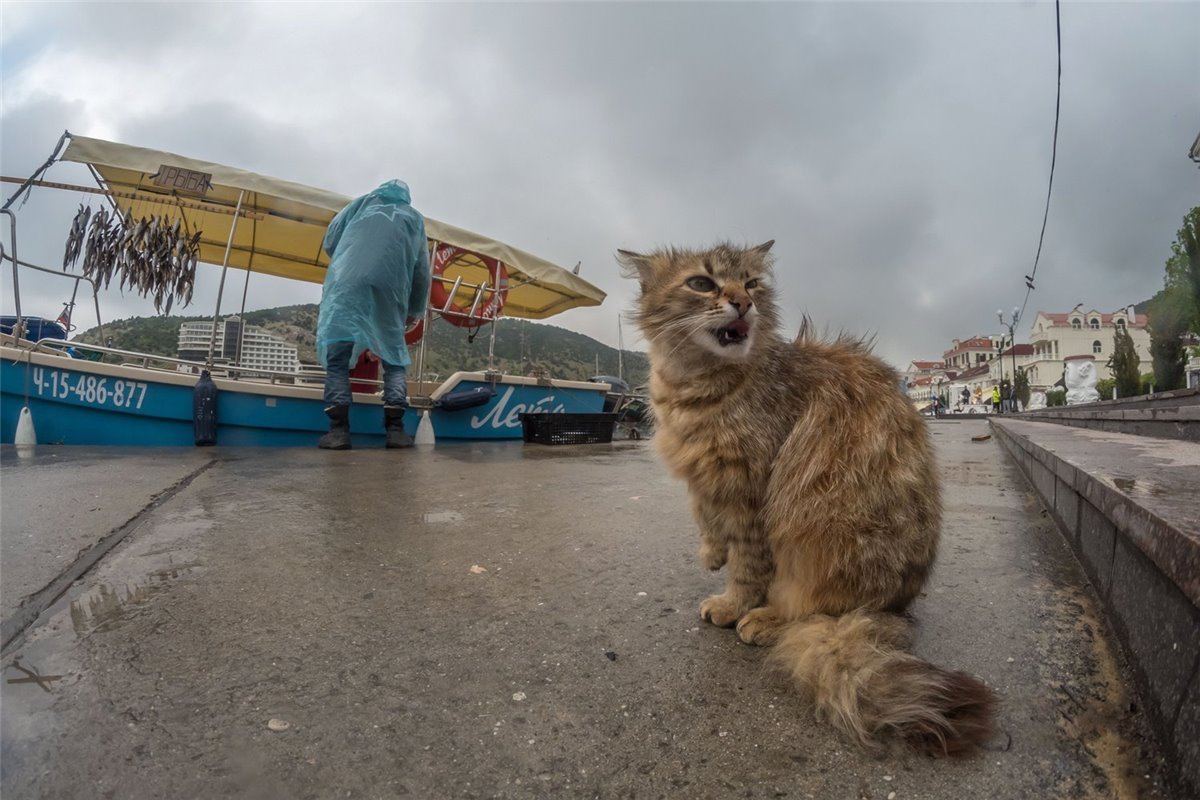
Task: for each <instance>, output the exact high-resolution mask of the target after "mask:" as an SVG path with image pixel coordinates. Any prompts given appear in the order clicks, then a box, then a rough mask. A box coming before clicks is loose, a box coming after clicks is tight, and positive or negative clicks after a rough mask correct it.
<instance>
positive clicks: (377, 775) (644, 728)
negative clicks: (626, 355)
mask: <svg viewBox="0 0 1200 800" xmlns="http://www.w3.org/2000/svg"><path fill="white" fill-rule="evenodd" d="M930 424H931V427H932V430H933V433H934V438H935V441H936V443H937V446H938V456H939V462H940V464H941V467H942V472H943V476H944V479H945V500H946V506H947V514H946V521H945V528H944V535H943V541H942V548H941V557H940V560H939V566H938V569H937V571H936V572H935V575H934V577H933V579H932V581H931V583H930V584H929V586H928V591H927V594H926V595H925V596H924V597H923V598H922V599H921V600H920V601H919V602H918V603H917V604H916V606H915V608H914V613H915V616H916V619H917V627H916V631H917V635H916V645H915V649H916V651H917V652H918V653H920V654H921V655H922V656H923V657H926V658H928V659H930V660H932V661H934V662H936V663H939V664H942V665H944V666H948V667H952V668H956V669H963V670H966V671H969V672H972V673H975V674H978V675H980V676H981V677H983V678H984V679H985V680H986V681H987V682H988V683H989V684H990V685H992V686H993V687H995V688H996V689H997V691H998V692H999V693H1000V694H1001V695H1002V697H1003V703H1004V705H1003V708H1002V709H1001V712H1000V725H1001V727H1002V728H1003V731H1004V733H1003V734H1001V735H1000V736H998V737H997V739H996V741H995V742H994V743H993V745H992V749H990V750H989V751H987V752H984V753H982V754H980V755H978V756H976V757H974V758H970V759H966V760H960V761H946V760H929V759H926V758H923V757H919V756H915V755H912V754H909V753H906V752H902V751H899V752H897V751H887V752H884V753H881V754H874V755H872V754H867V753H863V752H860V751H859V750H857V749H855V748H854V747H851V746H849V745H848V744H847V743H846V742H845V741H844V740H842V739H839V738H838V736H837V735H836V734H835V733H834V732H833V731H832V729H830V728H829V727H828V726H826V725H823V724H820V723H817V722H815V721H814V720H813V718H812V714H811V712H810V711H809V710H808V709H807V707H806V706H804V705H803V704H802V703H801V702H800V701H799V700H798V699H797V698H796V697H794V696H793V695H792V694H791V693H790V692H789V691H788V689H787V687H786V684H784V683H783V682H781V680H780V679H778V678H776V677H773V676H772V675H770V674H768V673H767V672H765V671H764V669H763V666H762V664H763V656H764V652H763V651H761V650H759V649H756V648H752V647H747V646H745V645H742V644H740V643H739V642H738V641H737V638H736V636H735V635H734V634H733V632H732V631H729V630H722V629H716V628H712V627H711V626H708V625H706V624H703V623H701V622H700V620H699V617H698V614H697V611H696V609H697V605H698V603H699V601H700V600H701V599H702V598H703V597H704V596H706V595H707V594H709V593H711V592H712V591H714V590H715V589H717V587H719V585H720V581H721V579H720V577H719V576H714V575H711V574H709V573H706V572H705V571H704V570H702V569H701V568H700V566H699V565H698V563H697V562H696V559H695V551H696V548H697V538H696V533H695V530H694V526H693V524H692V522H691V520H690V516H689V513H688V509H687V501H686V498H685V494H684V490H683V487H682V485H681V484H679V483H677V482H676V481H674V480H673V479H671V478H669V477H668V476H667V475H666V474H665V472H664V470H663V469H662V467H661V466H660V465H659V463H658V462H657V460H656V458H655V455H654V453H653V450H652V448H651V447H650V446H649V445H648V444H647V443H633V442H631V443H621V444H618V445H613V446H612V447H608V446H591V447H580V448H558V447H553V448H547V447H539V446H522V445H521V444H519V443H503V444H450V445H439V446H438V447H437V448H436V449H434V450H432V451H408V452H394V451H392V452H389V451H383V450H377V451H365V450H361V451H360V450H356V451H350V452H346V453H330V452H322V451H317V450H315V449H314V450H311V451H269V452H268V451H239V450H214V451H205V452H204V453H203V454H202V455H201V456H200V457H201V458H212V459H215V460H214V461H213V462H212V464H211V466H210V467H208V468H206V469H202V470H199V471H197V468H196V464H195V463H192V464H191V466H190V469H189V468H188V466H187V465H185V464H183V463H182V462H179V461H177V460H175V459H177V458H178V457H179V456H180V454H179V453H162V454H159V455H157V456H152V457H150V461H149V462H144V461H135V460H134V459H142V458H146V454H145V451H143V452H141V453H139V454H129V455H126V454H123V453H122V452H121V451H102V452H103V455H104V457H106V458H107V459H109V461H110V462H111V464H112V472H113V474H114V475H128V474H130V472H131V471H138V472H139V474H140V472H141V471H146V472H147V473H148V474H154V473H157V474H159V475H160V477H161V478H163V479H166V478H167V477H168V473H169V472H170V474H171V475H174V474H177V473H179V472H180V471H186V474H187V475H191V478H190V481H188V482H186V484H185V485H180V483H179V480H178V479H177V478H176V479H174V480H173V481H171V482H170V484H169V485H171V486H176V488H175V489H174V490H172V491H170V492H169V493H168V496H166V497H165V498H160V501H159V502H158V503H157V504H156V505H155V506H154V507H152V508H150V509H148V510H145V511H142V510H141V509H134V511H133V513H135V514H137V515H138V516H137V524H136V526H134V527H132V528H127V529H126V534H125V535H124V537H123V539H122V541H120V543H119V544H117V545H116V546H115V547H113V548H112V549H111V550H110V551H109V552H107V554H105V555H104V556H103V557H102V558H100V559H99V560H98V561H97V563H96V564H95V566H93V567H92V568H91V569H90V570H89V571H88V572H87V573H86V574H85V575H84V576H83V578H82V579H81V580H79V581H77V582H76V583H75V584H74V585H73V586H72V587H71V588H70V590H69V591H68V592H67V593H66V594H65V595H64V596H62V597H61V598H60V599H59V600H58V601H57V602H56V603H55V604H54V605H53V606H51V607H50V608H48V609H47V611H46V612H45V613H44V614H42V615H41V617H40V618H39V619H37V620H36V622H34V623H33V624H32V625H31V626H30V627H29V628H28V630H26V631H25V633H24V634H23V635H22V636H20V637H19V638H18V639H17V640H16V641H15V642H13V643H12V645H10V646H9V647H8V648H7V649H6V650H5V651H4V654H3V666H4V676H5V683H4V685H3V689H2V691H3V693H2V705H0V739H2V751H0V772H2V776H0V792H2V793H3V796H4V797H5V798H23V797H30V798H33V797H39V798H40V797H46V798H57V797H63V798H67V797H84V796H88V797H121V798H130V797H132V798H141V797H146V798H154V797H164V798H165V797H171V798H177V797H225V796H229V797H254V798H259V797H262V798H275V797H279V798H310V797H311V798H325V797H371V798H374V797H379V798H390V797H402V796H410V797H420V798H443V797H445V798H451V797H455V798H457V797H464V798H471V797H479V798H484V797H505V798H524V797H547V798H563V797H568V798H574V797H580V798H582V797H600V798H609V797H613V798H617V797H636V798H658V797H666V798H674V797H688V798H707V797H712V798H725V797H751V798H757V797H791V798H879V799H880V800H885V799H886V798H891V800H907V798H916V797H921V798H956V799H957V798H969V797H978V798H1032V797H1038V798H1041V797H1069V798H1077V797H1078V798H1092V797H1094V798H1108V797H1115V798H1134V797H1169V796H1170V794H1169V793H1168V792H1167V791H1166V790H1165V789H1163V788H1162V787H1161V778H1160V769H1159V763H1158V757H1157V756H1156V755H1155V751H1154V749H1153V747H1152V745H1151V744H1149V743H1148V741H1147V738H1146V734H1145V728H1144V725H1143V722H1142V720H1141V719H1140V716H1139V714H1138V712H1137V711H1136V710H1131V709H1136V706H1137V703H1136V699H1135V698H1133V697H1132V696H1131V695H1130V694H1129V689H1128V688H1127V687H1129V686H1131V685H1132V684H1131V683H1130V682H1129V681H1128V679H1127V676H1126V675H1125V674H1124V672H1123V668H1122V666H1121V659H1120V657H1119V655H1118V654H1117V653H1116V652H1115V647H1114V645H1113V644H1111V642H1113V641H1114V640H1113V639H1112V638H1111V636H1110V634H1109V632H1108V630H1107V629H1106V627H1105V625H1104V623H1103V622H1102V621H1101V620H1100V618H1099V616H1098V611H1097V604H1096V601H1095V600H1094V597H1093V595H1092V593H1091V590H1090V589H1089V588H1088V587H1087V584H1086V582H1085V580H1084V578H1083V577H1082V575H1081V572H1080V570H1079V569H1078V567H1077V565H1076V563H1075V562H1074V561H1073V560H1072V557H1071V556H1070V554H1069V551H1068V550H1067V549H1066V547H1065V546H1064V545H1063V543H1062V542H1061V540H1060V537H1059V534H1058V533H1057V531H1056V530H1055V529H1054V527H1053V524H1052V523H1051V522H1050V520H1049V519H1048V517H1046V516H1045V515H1044V514H1042V513H1041V510H1040V508H1039V507H1038V506H1037V505H1036V503H1035V501H1034V500H1033V496H1032V494H1031V493H1030V492H1029V491H1028V489H1027V488H1026V485H1025V483H1024V481H1023V479H1022V478H1021V476H1020V474H1019V473H1017V472H1016V470H1015V468H1013V467H1011V466H1010V465H1009V463H1008V462H1007V460H1006V459H1005V457H1004V455H1003V453H1002V452H1001V450H1000V448H999V447H998V446H997V445H996V444H995V443H994V442H992V441H986V442H980V443H976V442H972V441H971V437H972V436H975V435H982V434H985V433H986V432H987V427H986V424H985V423H983V422H978V421H967V420H964V421H957V420H954V421H950V420H947V421H938V422H931V423H930ZM43 450H46V451H51V450H53V449H52V448H43V449H42V450H39V455H38V457H37V460H40V459H42V458H43V455H42V452H43ZM60 452H63V451H61V450H60ZM195 457H196V456H195V455H194V453H192V452H191V451H189V455H187V456H185V458H195ZM2 463H3V473H2V475H0V481H3V483H5V484H8V483H9V481H19V480H21V478H20V477H19V476H20V475H21V473H22V471H23V470H25V469H28V468H30V464H31V463H32V462H29V461H23V460H20V459H17V458H15V456H13V454H12V453H11V452H6V453H4V460H3V462H2ZM134 464H137V467H136V469H135V468H134V467H133V465H134ZM156 464H157V466H156ZM58 470H59V473H60V479H59V481H58V483H59V484H61V485H67V486H69V485H70V483H71V468H70V465H69V464H66V465H63V466H60V467H59V468H58ZM171 471H173V472H171ZM193 472H195V473H196V474H194V475H192V473H193ZM22 485H32V486H38V485H42V484H41V483H40V482H39V483H29V484H22ZM58 491H62V490H58ZM5 498H6V508H5V511H4V517H3V525H2V533H3V538H4V540H5V547H6V548H7V547H8V541H9V539H10V537H15V538H14V541H21V540H20V538H19V537H20V535H21V531H20V530H14V529H13V526H12V525H10V519H11V518H10V514H11V513H12V512H10V511H9V506H8V494H7V489H6V495H5ZM23 502H25V503H32V502H35V500H34V499H26V500H24V501H23ZM134 505H136V503H134ZM118 516H120V515H118ZM107 533H108V532H107V531H104V532H100V531H93V535H95V536H103V535H105V534H107ZM7 553H8V550H7V549H6V550H5V554H6V555H5V560H4V564H3V574H2V575H0V579H2V580H4V581H5V582H7V581H8V580H9V572H10V568H9V562H8V555H7ZM31 676H32V677H31ZM271 720H283V721H285V722H286V723H287V724H288V727H287V729H286V730H283V731H279V732H276V731H273V730H271V729H270V728H269V727H268V723H269V722H270V721H271Z"/></svg>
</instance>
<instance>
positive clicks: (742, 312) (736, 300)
mask: <svg viewBox="0 0 1200 800" xmlns="http://www.w3.org/2000/svg"><path fill="white" fill-rule="evenodd" d="M726 299H727V300H728V301H729V305H731V306H733V307H734V308H736V309H737V312H738V316H739V317H744V316H746V312H747V311H749V310H750V306H752V305H754V301H752V300H751V299H750V298H749V297H729V298H726Z"/></svg>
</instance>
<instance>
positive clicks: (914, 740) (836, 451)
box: [618, 242, 995, 754]
mask: <svg viewBox="0 0 1200 800" xmlns="http://www.w3.org/2000/svg"><path fill="white" fill-rule="evenodd" d="M772 244H774V242H767V243H765V244H762V245H759V246H758V247H753V248H749V249H740V248H736V247H733V246H731V245H728V244H721V245H718V246H716V247H714V248H712V249H710V250H706V251H691V250H678V249H667V250H660V251H657V252H654V253H651V254H650V255H639V254H638V253H632V252H628V251H625V250H621V251H618V253H619V256H618V258H619V261H620V263H621V265H622V267H623V271H624V273H625V275H626V277H631V278H636V279H637V280H638V282H639V284H640V286H641V294H640V297H639V298H638V307H637V313H636V315H635V316H636V321H637V323H638V325H639V327H640V328H641V330H642V332H643V333H644V334H645V336H646V339H647V340H648V341H649V343H650V367H651V378H650V395H651V401H652V403H653V407H654V412H655V419H656V433H655V441H656V445H657V448H658V450H659V452H660V454H661V455H662V457H663V458H664V460H665V461H666V463H667V464H668V465H669V466H670V468H671V470H672V471H673V472H674V473H675V474H676V475H677V476H679V477H682V478H684V479H685V480H686V481H687V485H688V493H689V495H690V497H691V502H692V509H693V512H694V514H695V517H696V521H697V523H698V524H699V527H700V542H701V544H700V558H701V561H702V562H703V564H704V566H706V567H708V568H709V569H712V570H718V569H720V568H721V567H726V569H727V575H726V585H725V591H724V592H723V593H722V594H718V595H714V596H712V597H709V598H708V599H707V600H705V601H704V602H703V603H701V604H700V615H701V616H702V617H703V618H704V619H706V620H708V621H709V622H711V623H713V624H714V625H719V626H733V625H736V626H737V633H738V636H740V637H741V639H742V640H743V641H745V642H747V643H750V644H758V645H773V647H774V650H773V652H772V654H771V656H772V660H773V661H774V662H775V663H776V664H777V665H779V666H780V667H781V668H783V669H784V670H785V671H786V672H787V673H789V674H790V675H791V676H792V677H793V678H794V679H795V681H796V683H797V684H798V685H799V687H800V688H801V689H802V691H803V692H804V693H805V694H806V696H808V697H809V698H811V699H812V700H813V702H814V703H815V705H816V707H817V709H818V711H819V713H820V714H821V715H822V716H824V717H825V718H827V719H829V720H830V721H831V722H832V723H833V724H834V725H835V726H837V727H838V728H840V729H842V730H843V731H845V732H846V733H847V734H849V735H850V736H851V737H853V738H854V739H855V740H857V741H858V742H859V743H861V744H863V745H865V746H875V745H877V744H878V743H879V742H880V741H881V740H882V739H884V738H887V737H889V736H892V737H899V738H900V739H901V740H903V741H905V742H907V743H908V744H909V745H911V746H913V747H915V748H917V749H919V750H922V751H925V752H929V753H936V754H960V753H966V752H969V751H971V750H973V749H974V748H975V747H976V746H977V745H979V744H981V743H982V742H983V741H984V740H985V739H986V738H987V737H988V736H990V734H991V732H992V729H993V723H992V714H993V708H994V705H995V698H994V695H993V694H992V692H991V691H990V690H989V689H988V688H987V687H986V686H985V685H984V684H983V683H982V682H981V681H979V680H978V679H976V678H974V677H972V676H970V675H967V674H965V673H962V672H951V671H948V670H944V669H941V668H939V667H935V666H933V665H931V664H929V663H926V662H925V661H922V660H921V659H919V658H917V657H915V656H913V655H910V654H908V653H906V652H905V648H906V647H907V644H908V625H907V623H906V621H905V619H904V618H903V617H901V616H900V614H901V612H903V611H904V610H905V608H906V607H907V606H908V604H909V603H910V602H912V600H913V598H915V597H916V596H917V594H918V593H919V592H920V591H921V587H922V586H923V585H924V583H925V580H926V578H927V577H928V575H929V572H930V569H931V568H932V567H933V562H934V558H935V555H936V551H937V543H938V529H939V525H940V522H941V499H940V493H939V487H938V479H937V474H936V471H935V465H934V460H933V450H932V445H931V444H930V441H929V435H928V432H927V431H926V428H925V424H924V422H923V421H922V420H921V418H920V416H919V415H918V414H917V413H916V411H915V410H914V409H913V407H912V405H911V403H910V402H909V400H908V398H907V397H905V396H903V395H902V394H901V392H900V390H899V388H898V387H899V380H898V376H897V375H896V373H895V372H894V371H893V370H892V369H891V368H889V367H888V366H887V365H885V364H884V363H883V362H882V361H880V360H879V359H877V358H875V357H874V356H872V355H871V354H870V352H869V349H868V346H867V345H865V344H864V343H862V342H860V341H855V340H852V339H849V338H847V337H844V336H843V337H841V338H838V339H837V340H835V341H822V340H820V339H818V338H817V337H815V336H813V335H812V334H811V332H810V330H809V325H808V321H807V320H805V324H804V326H803V327H802V328H801V331H800V335H799V337H797V339H796V340H795V341H794V342H788V341H786V340H784V339H783V338H782V337H781V336H780V335H779V332H778V327H779V311H778V308H777V306H776V301H775V294H774V291H773V289H772V286H771V278H772V272H771V259H770V257H769V251H770V249H771V245H772Z"/></svg>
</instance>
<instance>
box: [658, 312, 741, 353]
mask: <svg viewBox="0 0 1200 800" xmlns="http://www.w3.org/2000/svg"><path fill="white" fill-rule="evenodd" d="M706 316H707V315H706ZM722 316H724V315H722ZM711 324H712V323H711V322H710V321H709V320H708V319H705V317H701V318H700V319H698V320H695V319H691V318H687V317H685V318H684V319H680V320H674V321H672V322H670V323H668V324H667V325H665V326H664V332H666V331H667V330H669V329H670V328H671V327H672V326H676V325H677V326H678V327H680V328H682V329H685V330H683V331H682V333H681V334H680V336H679V341H678V343H677V344H676V345H675V346H674V347H672V348H671V350H670V352H668V353H667V354H666V356H665V357H664V358H670V357H671V356H673V355H674V354H675V351H677V350H678V349H679V348H680V347H683V346H684V345H685V344H687V343H688V340H690V339H691V338H692V336H694V335H695V334H696V332H697V331H700V330H703V329H704V328H707V327H709V326H710V325H711ZM656 338H657V337H656Z"/></svg>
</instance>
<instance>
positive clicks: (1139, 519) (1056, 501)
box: [990, 417, 1200, 797]
mask: <svg viewBox="0 0 1200 800" xmlns="http://www.w3.org/2000/svg"><path fill="white" fill-rule="evenodd" d="M990 421H991V429H992V432H993V433H994V434H995V435H996V438H997V440H998V441H999V442H1000V444H1001V446H1002V447H1003V448H1004V449H1005V450H1006V451H1007V452H1008V454H1009V456H1010V457H1011V458H1012V459H1013V461H1014V462H1015V463H1016V465H1017V466H1018V468H1019V469H1020V470H1021V472H1022V473H1024V475H1025V477H1026V478H1027V479H1028V480H1029V482H1030V485H1031V486H1032V487H1033V489H1034V491H1036V492H1037V494H1038V497H1039V498H1040V500H1041V502H1042V505H1043V506H1044V507H1045V508H1046V510H1047V511H1048V512H1049V513H1050V515H1051V516H1052V517H1053V519H1054V521H1055V523H1056V524H1057V525H1058V527H1059V530H1061V531H1062V533H1063V535H1064V537H1065V538H1066V539H1067V541H1068V542H1069V544H1070V545H1071V548H1072V550H1073V551H1074V553H1075V555H1076V557H1077V558H1078V560H1079V561H1080V563H1081V565H1082V566H1083V569H1084V572H1085V573H1086V574H1087V576H1088V578H1089V579H1090V580H1091V582H1092V583H1093V585H1094V586H1095V589H1096V593H1097V594H1098V595H1099V596H1100V598H1101V600H1102V601H1103V606H1104V609H1105V612H1106V614H1107V617H1108V620H1109V622H1110V624H1111V625H1112V627H1113V629H1114V630H1115V631H1116V633H1117V638H1118V639H1119V640H1120V642H1121V645H1122V647H1123V648H1124V650H1125V653H1126V655H1127V656H1128V659H1129V661H1130V663H1131V666H1132V668H1133V673H1134V676H1135V680H1136V681H1137V684H1138V687H1137V688H1138V690H1139V694H1140V695H1141V697H1142V698H1143V700H1144V702H1145V705H1146V708H1147V711H1148V717H1149V718H1150V721H1151V724H1152V727H1153V728H1154V731H1155V734H1156V735H1157V736H1158V738H1159V739H1160V741H1161V743H1162V745H1163V749H1164V751H1165V752H1166V753H1169V754H1170V756H1171V758H1170V760H1171V762H1172V765H1173V768H1174V771H1175V777H1176V780H1178V782H1179V783H1180V786H1181V787H1182V788H1183V791H1184V796H1188V797H1200V538H1198V537H1197V532H1196V531H1189V530H1187V529H1186V528H1184V527H1181V526H1182V525H1186V524H1189V523H1187V522H1184V521H1178V520H1172V519H1164V518H1163V517H1162V516H1160V515H1159V514H1156V513H1155V512H1154V511H1152V510H1150V509H1149V508H1146V507H1145V506H1144V505H1142V504H1141V503H1139V502H1138V499H1137V498H1136V497H1133V496H1131V495H1130V494H1127V493H1126V492H1124V491H1121V490H1120V489H1119V488H1118V487H1117V486H1115V485H1113V484H1112V483H1111V482H1108V481H1105V480H1103V479H1101V477H1099V476H1097V475H1092V474H1090V473H1089V472H1088V471H1087V470H1086V469H1085V468H1082V467H1081V466H1080V465H1079V463H1078V462H1079V459H1078V458H1077V456H1078V455H1079V454H1078V453H1075V454H1073V453H1071V452H1070V448H1069V446H1064V444H1063V441H1062V432H1063V431H1064V426H1061V425H1047V424H1038V423H1035V422H1033V421H1032V420H1030V419H1029V418H1028V417H1026V418H1025V419H1018V418H1016V417H1010V418H1006V419H992V420H990ZM1048 421H1049V420H1046V422H1048ZM1039 422H1041V420H1039ZM1039 428H1041V429H1043V430H1044V431H1046V432H1050V430H1047V429H1053V433H1054V438H1055V448H1056V449H1052V448H1051V447H1050V446H1048V445H1044V444H1042V443H1039V442H1038V441H1037V438H1038V432H1039V431H1038V429H1039ZM1065 430H1070V429H1069V428H1067V429H1065ZM1081 433H1082V432H1081ZM1080 446H1081V448H1083V447H1092V448H1094V447H1095V446H1096V444H1095V442H1094V441H1093V440H1089V441H1087V442H1081V443H1080ZM1114 446H1119V445H1114ZM1197 485H1198V486H1200V483H1198V484H1197ZM1181 488H1182V487H1181ZM1192 491H1195V489H1193V490H1192Z"/></svg>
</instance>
